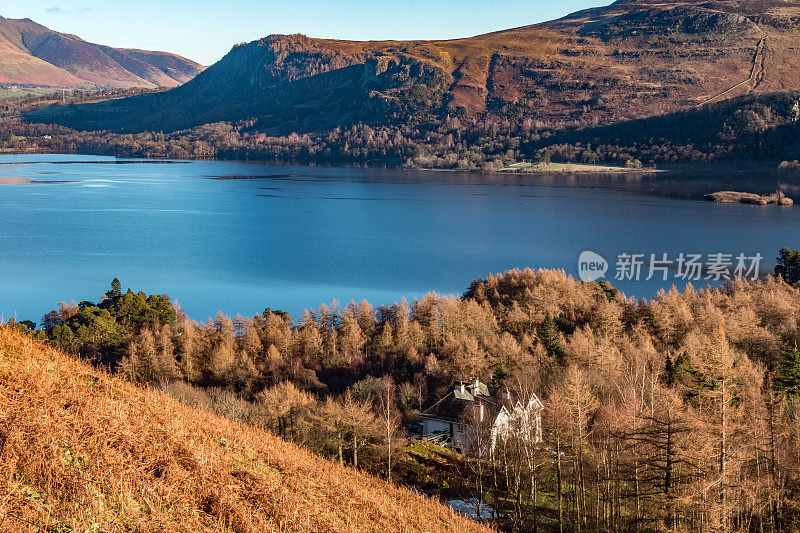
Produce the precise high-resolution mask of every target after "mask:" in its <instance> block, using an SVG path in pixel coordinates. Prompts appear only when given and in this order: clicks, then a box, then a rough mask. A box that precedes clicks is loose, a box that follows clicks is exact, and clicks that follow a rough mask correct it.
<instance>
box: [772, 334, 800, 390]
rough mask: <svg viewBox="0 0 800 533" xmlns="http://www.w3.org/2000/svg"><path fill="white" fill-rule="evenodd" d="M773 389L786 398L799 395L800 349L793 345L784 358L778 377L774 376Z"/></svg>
mask: <svg viewBox="0 0 800 533" xmlns="http://www.w3.org/2000/svg"><path fill="white" fill-rule="evenodd" d="M774 386H775V389H776V390H778V391H780V392H783V393H784V394H786V395H787V396H797V395H798V394H800V349H798V348H797V343H795V344H794V345H793V346H792V347H791V348H790V349H789V350H788V351H787V352H786V355H785V356H784V359H783V362H782V363H781V366H780V370H779V371H778V375H777V376H775V385H774Z"/></svg>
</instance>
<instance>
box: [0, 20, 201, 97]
mask: <svg viewBox="0 0 800 533" xmlns="http://www.w3.org/2000/svg"><path fill="white" fill-rule="evenodd" d="M202 70H203V67H202V66H201V65H199V64H197V63H195V62H194V61H191V60H189V59H186V58H184V57H180V56H177V55H175V54H169V53H166V52H150V51H147V50H133V49H126V48H111V47H109V46H103V45H98V44H93V43H89V42H86V41H84V40H83V39H81V38H80V37H77V36H75V35H69V34H64V33H59V32H57V31H53V30H51V29H49V28H46V27H44V26H42V25H41V24H37V23H35V22H33V21H32V20H30V19H7V18H3V17H0V84H17V85H33V86H42V87H58V88H61V87H64V88H80V87H89V88H90V87H113V88H129V87H149V88H154V87H176V86H178V85H181V84H183V83H186V82H187V81H189V80H191V79H192V78H193V77H195V76H196V75H197V74H198V73H199V72H201V71H202Z"/></svg>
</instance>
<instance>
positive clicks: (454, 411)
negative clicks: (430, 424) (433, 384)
mask: <svg viewBox="0 0 800 533" xmlns="http://www.w3.org/2000/svg"><path fill="white" fill-rule="evenodd" d="M476 404H483V405H484V408H485V409H486V410H487V411H488V413H487V414H489V416H495V415H496V414H497V412H498V411H499V409H500V406H498V405H497V404H496V403H494V402H492V401H490V400H488V399H487V398H485V397H482V396H479V397H475V396H473V395H472V394H470V393H469V391H464V392H461V390H460V389H459V388H458V387H456V388H453V389H451V390H450V392H448V393H447V394H446V395H445V396H444V398H442V399H441V400H439V401H438V402H436V403H435V404H433V405H432V406H430V407H429V408H428V409H426V410H425V411H424V412H423V413H422V414H421V415H420V416H421V417H422V418H433V419H436V420H447V421H449V422H461V421H463V419H464V415H465V414H466V413H465V412H466V411H467V409H468V408H470V407H471V406H473V405H476Z"/></svg>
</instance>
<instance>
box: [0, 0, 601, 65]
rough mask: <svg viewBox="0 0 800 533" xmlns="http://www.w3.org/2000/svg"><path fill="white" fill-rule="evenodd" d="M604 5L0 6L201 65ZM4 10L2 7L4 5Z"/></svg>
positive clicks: (502, 25) (503, 1) (183, 2)
mask: <svg viewBox="0 0 800 533" xmlns="http://www.w3.org/2000/svg"><path fill="white" fill-rule="evenodd" d="M608 3H611V0H606V1H603V0H600V1H596V0H562V1H560V2H553V1H551V0H484V1H478V0H462V1H459V2H455V1H452V0H451V1H443V0H372V1H370V2H364V1H359V0H327V1H324V0H323V1H319V0H317V1H312V0H281V1H276V0H229V1H216V2H215V1H211V0H194V1H191V0H162V1H150V0H142V1H132V0H76V1H71V0H64V1H58V0H2V2H0V15H2V16H4V17H7V18H25V17H28V18H31V19H33V20H35V21H36V22H39V23H40V24H44V25H45V26H48V27H49V28H52V29H54V30H57V31H61V32H64V33H73V34H76V35H78V36H79V37H82V38H83V39H86V40H87V41H92V42H97V43H101V44H107V45H111V46H122V47H128V48H144V49H149V50H165V51H169V52H175V53H177V54H181V55H184V56H186V57H188V58H190V59H194V60H195V61H199V62H200V63H203V64H206V65H209V64H211V63H213V62H214V61H216V60H218V59H219V58H220V57H222V56H223V55H225V54H226V53H227V52H228V50H230V48H231V46H232V45H233V44H236V43H239V42H243V41H252V40H254V39H258V38H260V37H264V36H265V35H269V34H271V33H304V34H306V35H309V36H312V37H330V38H340V39H358V40H364V39H386V38H389V39H447V38H454V37H468V36H471V35H477V34H480V33H486V32H490V31H496V30H502V29H507V28H514V27H517V26H525V25H527V24H534V23H536V22H542V21H545V20H551V19H554V18H558V17H561V16H563V15H566V14H567V13H570V12H572V11H577V10H579V9H583V8H586V7H593V6H599V5H604V4H608ZM4 4H5V5H4Z"/></svg>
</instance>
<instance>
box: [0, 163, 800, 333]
mask: <svg viewBox="0 0 800 533" xmlns="http://www.w3.org/2000/svg"><path fill="white" fill-rule="evenodd" d="M781 181H783V182H781ZM726 185H727V187H723V186H720V185H719V184H718V183H717V184H715V183H714V182H713V181H712V178H708V177H698V176H676V175H670V176H668V177H667V176H664V175H658V176H654V175H644V176H631V175H628V176H586V175H583V176H567V175H559V176H538V177H536V176H519V175H490V174H480V173H451V172H405V171H395V170H380V169H353V168H328V167H306V166H283V165H280V166H279V165H269V164H263V163H246V162H221V161H196V162H160V161H142V160H138V161H137V160H116V159H113V158H106V157H94V156H61V155H47V156H43V155H37V156H0V276H2V277H1V278H0V311H2V312H3V313H4V314H5V316H6V317H8V316H10V315H13V314H14V313H16V315H17V317H18V318H19V319H31V320H34V321H38V319H39V317H41V316H42V314H43V313H45V312H46V311H48V310H49V309H52V308H53V307H55V305H56V304H57V303H58V302H59V301H61V300H66V301H70V300H73V299H74V300H76V301H80V300H95V301H96V300H97V299H98V298H99V296H100V295H101V294H102V293H103V292H105V291H106V290H107V287H108V285H109V282H110V280H111V279H112V278H114V277H115V276H116V277H119V278H120V279H121V280H122V283H123V286H125V287H132V288H134V289H140V290H144V291H146V292H156V293H167V294H169V295H170V296H172V297H173V298H175V299H177V300H178V302H179V303H180V305H181V306H182V307H183V308H184V309H186V311H187V313H188V314H189V315H190V316H192V317H193V318H197V319H205V318H206V317H208V316H211V315H213V314H214V313H216V312H217V311H218V310H221V311H223V312H225V313H227V314H230V315H233V314H236V313H242V314H248V315H253V314H255V313H260V312H261V311H263V309H264V308H265V307H272V308H281V309H286V310H288V311H290V312H292V313H293V314H295V315H296V314H297V313H299V311H300V310H302V309H303V308H304V307H316V306H317V305H318V304H320V303H322V302H330V301H331V300H332V299H334V298H336V299H338V300H339V301H340V302H343V303H346V302H347V301H349V300H351V299H356V300H358V299H361V298H367V299H369V300H370V301H371V302H373V304H375V305H377V304H380V303H391V302H393V301H396V300H399V299H400V298H402V297H406V298H408V299H409V300H410V299H412V298H414V297H418V296H421V295H423V294H425V293H426V292H428V291H430V290H434V291H438V292H440V293H445V294H450V293H453V294H455V293H461V292H463V291H464V289H466V287H467V286H468V285H469V283H470V281H471V280H473V279H474V278H477V277H481V276H485V275H486V274H488V273H490V272H500V271H503V270H506V269H509V268H515V267H528V266H530V267H558V268H564V269H565V270H566V271H567V272H569V273H572V274H576V273H577V258H578V255H579V254H580V252H581V251H583V250H586V249H589V250H593V251H595V252H598V253H600V254H602V255H603V256H605V257H606V258H609V259H610V260H611V263H612V272H611V275H612V277H613V268H614V267H613V263H614V262H615V257H616V255H617V254H619V253H623V252H627V253H645V254H648V255H649V254H650V253H658V254H661V253H664V252H666V253H668V254H670V257H672V256H677V254H678V253H679V252H681V251H683V252H696V253H704V254H706V253H714V252H725V253H733V254H737V253H746V254H755V253H761V254H762V255H763V256H764V257H765V262H764V264H763V265H762V266H763V268H765V269H766V270H769V269H771V266H772V265H774V257H775V255H776V251H777V250H778V249H779V248H780V247H782V246H790V247H794V248H800V207H797V206H794V207H775V206H768V207H760V206H746V205H714V204H711V203H709V202H705V201H702V200H701V199H700V198H702V195H703V194H704V193H707V192H713V191H715V190H719V189H724V188H737V189H741V190H747V191H750V192H769V191H771V190H774V189H775V187H776V186H778V185H780V186H782V187H783V188H784V190H786V191H787V192H788V193H789V195H790V196H795V199H797V193H798V191H799V189H798V188H797V187H796V186H795V185H793V184H792V183H785V180H781V179H779V178H778V177H775V176H759V177H755V176H752V177H750V176H745V177H740V178H730V179H728V181H727V183H726ZM673 281H674V280H673V279H670V280H669V281H667V282H663V281H661V280H656V279H653V280H651V281H649V282H648V281H638V282H636V281H627V282H614V284H615V285H616V286H618V287H620V288H621V289H622V290H623V291H625V292H626V293H627V294H632V295H636V296H640V297H651V296H652V295H653V294H655V292H656V291H657V290H658V289H659V288H661V287H662V286H669V285H671V284H672V283H673Z"/></svg>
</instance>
